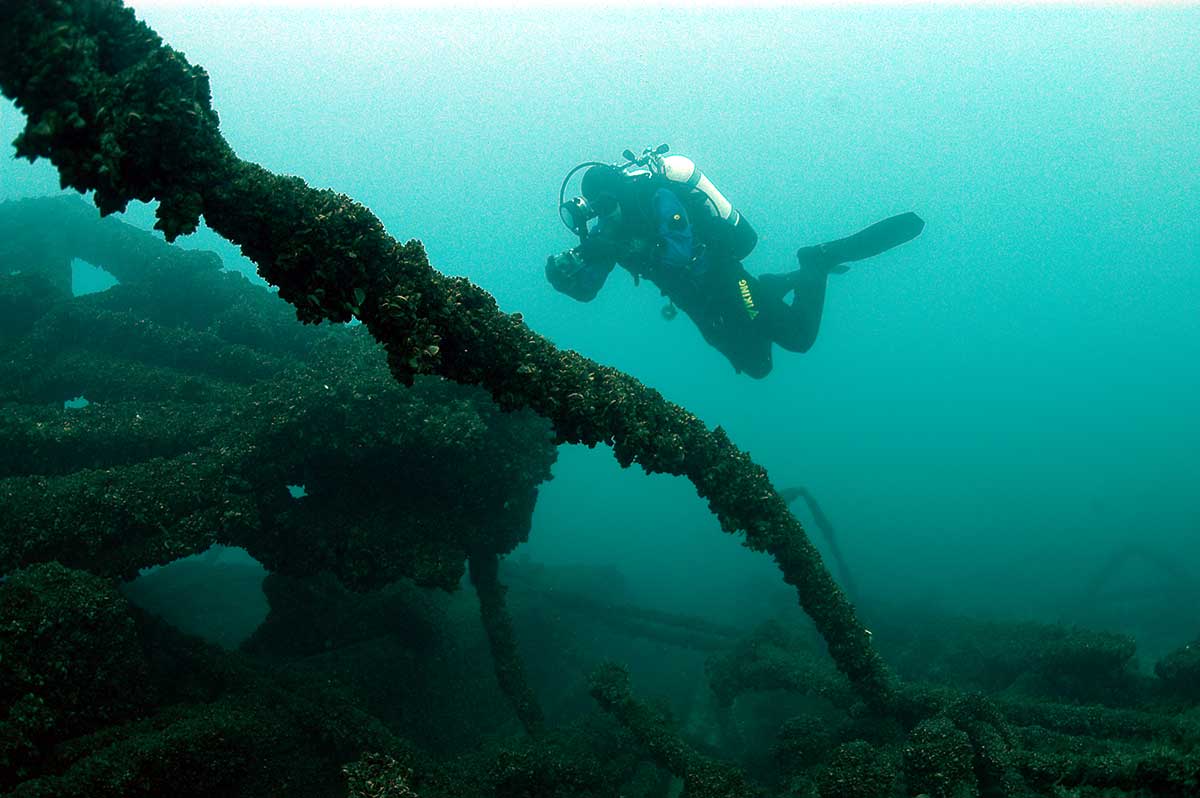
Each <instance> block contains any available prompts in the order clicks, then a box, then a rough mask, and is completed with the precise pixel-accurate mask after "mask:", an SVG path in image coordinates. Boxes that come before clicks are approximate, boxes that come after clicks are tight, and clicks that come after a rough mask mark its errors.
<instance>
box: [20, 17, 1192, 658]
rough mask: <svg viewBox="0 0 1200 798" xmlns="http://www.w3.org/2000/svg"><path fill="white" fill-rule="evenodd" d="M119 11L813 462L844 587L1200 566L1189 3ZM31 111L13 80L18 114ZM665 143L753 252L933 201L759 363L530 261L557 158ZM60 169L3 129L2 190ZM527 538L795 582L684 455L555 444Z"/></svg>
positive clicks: (263, 127) (1060, 601) (512, 289)
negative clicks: (819, 318) (731, 517)
mask: <svg viewBox="0 0 1200 798" xmlns="http://www.w3.org/2000/svg"><path fill="white" fill-rule="evenodd" d="M133 5H134V7H135V8H138V9H139V15H140V16H141V17H142V18H143V19H145V20H146V21H147V22H148V23H149V24H150V25H151V26H152V27H153V28H154V29H155V30H156V31H158V32H159V33H160V34H161V35H162V36H163V37H164V38H165V39H166V41H167V42H168V43H170V44H171V45H172V46H174V47H176V48H177V49H179V50H181V51H182V52H183V53H184V54H185V55H186V56H187V57H188V59H189V60H191V61H192V62H193V63H197V64H200V65H203V66H204V67H205V68H206V69H207V70H208V72H209V74H210V76H211V79H212V87H213V95H214V105H215V107H216V108H217V110H218V112H219V113H220V116H221V123H222V125H221V126H222V131H223V133H224V135H225V136H226V138H227V139H228V140H229V142H230V143H231V144H232V145H233V147H234V148H235V149H236V150H237V151H238V153H239V154H240V155H241V156H242V157H244V158H246V159H248V160H252V161H256V162H259V163H261V164H263V165H264V166H266V167H267V168H269V169H272V170H274V171H277V172H282V173H289V174H296V175H300V176H302V177H304V178H305V179H306V180H307V181H308V182H309V183H310V184H312V185H315V186H319V187H332V188H334V189H336V190H338V191H342V192H345V193H347V194H349V195H351V196H352V197H354V198H356V199H358V200H360V201H362V202H363V203H365V204H366V205H367V206H369V207H370V208H372V209H373V210H374V211H375V213H376V214H377V215H378V216H379V217H380V218H381V219H382V220H383V222H384V224H385V225H386V226H387V228H388V229H389V231H390V232H391V233H392V234H393V235H394V236H396V237H397V238H400V239H402V240H403V239H407V238H413V237H415V238H420V239H422V240H423V241H424V243H425V245H426V247H427V248H428V251H429V255H430V259H431V261H432V263H433V264H434V265H435V267H437V268H439V269H440V270H441V271H443V272H446V273H449V274H455V275H466V276H468V277H470V278H471V279H472V280H473V281H475V282H476V283H478V284H480V285H481V286H483V287H484V288H486V289H487V290H488V291H490V292H491V293H493V294H494V295H495V296H496V297H497V299H498V300H499V302H500V303H501V306H502V307H503V308H504V309H505V310H508V311H520V312H522V313H523V314H524V315H525V318H526V320H527V321H528V323H529V324H530V326H531V327H533V328H534V329H535V330H537V331H538V332H540V333H542V334H544V335H547V336H549V337H550V338H551V339H553V340H554V341H555V342H556V343H557V344H558V345H560V346H562V347H564V348H570V349H576V350H578V351H580V352H582V353H583V354H585V355H587V356H589V357H592V358H595V359H596V360H599V361H601V362H603V363H606V364H609V365H612V366H616V367H618V368H620V369H622V370H624V371H626V372H629V373H630V374H632V375H634V376H636V377H638V378H639V379H641V380H642V381H644V382H645V383H647V384H648V385H651V386H653V387H655V388H657V389H659V390H660V391H662V392H663V393H664V394H665V395H666V396H667V397H668V398H669V399H671V400H673V401H676V402H679V403H680V404H682V405H684V406H686V407H688V408H689V409H691V410H692V411H694V412H695V413H697V414H698V415H699V416H701V417H702V418H703V419H704V420H705V421H706V422H707V423H708V424H710V425H718V424H719V425H721V426H723V427H724V428H725V429H726V430H727V431H728V432H729V433H730V435H731V436H732V438H733V440H734V441H735V442H736V443H737V444H738V445H739V446H741V447H743V448H745V449H746V450H748V451H749V452H750V453H751V454H752V455H753V456H754V457H755V458H756V460H757V461H758V462H760V463H762V464H764V465H765V466H766V467H767V468H768V470H769V471H770V473H771V476H772V478H773V480H774V482H775V484H776V485H777V486H780V487H786V486H789V485H792V484H803V485H805V486H807V487H808V488H809V489H810V490H811V491H812V492H813V493H814V494H815V495H816V496H817V497H818V499H819V500H820V501H821V503H822V505H823V506H824V509H825V511H826V513H827V514H828V515H829V516H830V517H831V518H832V520H833V523H834V524H835V525H836V527H837V530H838V534H839V535H840V537H841V539H842V547H843V550H844V552H845V554H846V557H847V560H848V561H849V563H850V566H851V568H852V569H854V571H855V573H856V576H857V581H858V583H859V585H860V586H861V588H862V590H863V594H864V596H870V597H872V598H873V599H874V600H880V599H885V600H894V601H897V602H901V601H919V602H929V603H932V604H934V605H936V606H939V607H943V608H959V609H963V610H965V611H969V612H978V613H989V614H991V613H998V614H1005V615H1018V616H1022V617H1037V618H1041V619H1044V620H1056V619H1060V618H1061V619H1066V620H1073V619H1076V618H1078V617H1080V608H1079V607H1078V606H1076V604H1075V603H1074V602H1075V600H1076V599H1078V597H1079V595H1080V591H1081V590H1082V588H1083V585H1085V584H1086V583H1087V581H1088V579H1089V578H1090V577H1091V576H1092V575H1093V574H1094V572H1095V571H1096V569H1097V568H1098V567H1100V565H1101V564H1102V563H1103V562H1104V561H1105V560H1106V559H1107V558H1108V557H1109V556H1110V555H1111V554H1112V553H1113V552H1114V551H1115V550H1117V549H1119V548H1120V547H1122V546H1124V545H1127V544H1129V543H1131V542H1137V543H1138V544H1140V545H1144V546H1146V547H1148V548H1150V549H1152V550H1154V551H1157V552H1161V553H1162V555H1163V556H1165V557H1167V558H1170V559H1171V560H1173V561H1174V562H1176V563H1179V564H1180V565H1181V566H1182V567H1184V568H1188V569H1190V570H1191V571H1192V572H1193V575H1195V574H1196V573H1197V572H1200V558H1198V557H1197V554H1198V553H1200V541H1198V532H1200V491H1198V490H1197V485H1198V484H1200V465H1198V462H1197V457H1198V452H1200V422H1198V421H1197V415H1198V412H1197V411H1198V410H1200V365H1198V364H1200V232H1198V230H1200V228H1198V221H1197V210H1198V208H1200V203H1198V199H1200V91H1197V90H1196V87H1197V86H1200V49H1197V48H1196V46H1195V43H1196V42H1197V41H1200V10H1197V9H1185V10H1150V11H1146V10H1117V9H1109V10H1086V9H1054V10H1034V9H1015V10H1004V11H999V10H984V9H955V10H950V9H936V10H935V9H918V10H907V9H905V10H901V9H891V10H885V9H875V10H864V9H855V10H846V11H834V10H753V11H747V12H732V11H713V10H709V11H697V12H689V11H685V10H681V9H673V10H665V11H654V12H647V11H621V12H600V11H597V10H587V11H584V10H575V11H563V12H549V11H544V10H543V11H523V12H494V11H493V12H480V11H455V12H432V11H426V12H417V11H392V12H383V11H373V10H363V9H359V10H342V11H333V10H330V11H314V10H308V11H297V10H287V9H258V10H254V9H234V8H204V7H202V4H197V7H196V8H191V9H182V8H167V7H162V6H156V5H154V4H153V3H147V4H144V5H143V4H140V3H134V4H133ZM22 122H23V118H22V117H21V115H20V114H19V112H17V111H16V109H15V108H14V107H13V106H12V105H11V104H10V103H8V102H7V101H3V102H2V103H0V139H3V140H4V141H5V142H6V145H5V146H7V142H9V141H11V140H12V138H13V137H14V136H15V135H16V134H17V132H18V131H19V129H20V126H21V124H22ZM661 142H666V143H668V144H670V146H671V148H672V151H674V152H679V153H682V154H686V155H688V156H689V157H691V158H693V159H694V160H695V161H696V162H697V164H698V165H699V166H700V168H701V169H703V170H704V172H705V173H706V174H707V175H708V176H710V177H711V178H712V180H713V181H714V182H715V184H716V185H717V186H718V188H719V189H721V190H722V191H723V192H724V193H725V194H726V196H728V197H729V198H730V199H731V200H732V201H733V203H734V205H735V206H736V207H738V208H739V209H740V210H741V211H742V212H744V213H745V214H746V216H747V217H748V218H749V219H750V220H751V221H752V222H753V224H754V225H755V227H756V228H757V230H758V232H759V234H760V238H761V240H760V243H759V245H758V248H757V249H756V251H755V252H754V253H753V254H752V255H751V256H750V258H749V259H748V260H747V262H746V265H747V267H748V268H749V270H750V271H752V272H755V273H761V272H769V271H780V270H785V269H790V268H793V264H794V261H793V255H792V253H793V252H794V250H795V249H796V248H797V247H798V246H801V245H804V244H812V243H817V242H819V241H822V240H825V239H829V238H834V237H839V236H841V235H845V234H848V233H850V232H852V231H854V230H856V229H858V228H860V227H862V226H865V225H866V224H869V223H871V222H873V221H875V220H877V219H880V218H882V217H885V216H888V215H891V214H894V213H900V212H903V211H907V210H915V211H917V212H918V213H919V214H921V215H922V216H923V217H924V218H925V220H926V222H927V226H926V229H925V232H924V234H923V235H922V236H921V237H920V238H919V239H917V240H916V241H914V242H913V243H911V244H908V245H906V246H904V247H903V248H901V249H899V250H896V251H894V252H891V253H888V254H887V255H885V256H882V257H880V258H878V259H876V260H874V261H870V262H867V263H864V264H861V265H857V266H855V268H854V269H853V270H852V271H851V272H850V273H849V274H847V275H845V276H840V277H835V278H833V279H832V280H831V284H830V290H829V299H828V304H827V307H826V315H825V321H824V325H823V329H822V332H821V335H820V338H819V340H818V342H817V344H816V346H815V348H814V349H813V351H811V352H810V353H808V354H806V355H795V354H789V353H785V352H780V351H778V350H777V352H776V366H775V372H774V373H773V374H772V375H771V376H770V377H769V378H768V379H766V380H765V381H762V382H755V381H752V380H750V379H748V378H746V377H744V376H739V375H736V374H735V373H734V372H733V370H732V369H731V368H730V366H729V365H728V364H727V362H726V361H725V360H724V359H723V358H722V357H721V356H720V355H719V354H717V353H716V352H714V351H712V350H710V349H709V348H708V347H707V346H706V345H705V344H704V343H703V342H702V341H701V339H700V337H699V334H698V333H697V332H696V330H695V329H694V328H693V327H692V326H691V324H690V323H689V322H688V321H687V320H686V319H684V318H682V317H681V318H679V319H677V320H676V321H674V322H671V323H667V322H665V321H663V320H662V319H661V318H660V316H659V309H660V308H661V306H662V305H663V303H664V300H663V299H662V298H661V297H660V296H659V295H658V292H657V291H656V290H655V289H654V288H653V287H652V286H650V285H648V284H643V285H641V286H640V287H635V286H634V285H633V284H632V281H631V280H630V279H629V277H628V276H627V275H625V274H623V273H620V272H616V273H614V274H613V276H612V277H611V278H610V280H609V283H608V285H607V286H606V288H605V289H604V291H603V292H602V294H601V295H600V297H599V298H598V299H597V300H596V301H594V302H592V303H590V304H579V303H576V302H574V301H573V300H571V299H569V298H567V297H565V296H561V295H558V294H556V293H555V292H554V291H553V290H552V289H551V288H550V286H549V285H548V283H546V281H545V280H544V278H543V275H542V267H543V264H544V261H545V258H546V256H547V255H548V254H550V253H552V252H557V251H559V250H561V249H564V248H566V247H567V246H569V245H570V244H571V243H572V242H571V238H570V236H569V234H568V233H567V231H566V230H565V229H564V228H563V227H562V226H561V224H560V223H559V221H558V216H557V210H556V205H557V192H558V187H559V182H560V181H561V179H562V177H563V175H564V174H565V173H566V171H567V170H568V169H569V168H571V167H572V166H573V165H574V164H576V163H577V162H579V161H582V160H592V159H596V160H617V159H618V158H619V156H620V152H621V150H622V149H624V148H626V147H631V148H634V149H635V150H640V149H641V148H642V147H644V146H648V145H656V144H659V143H661ZM9 153H10V154H11V149H10V150H9ZM57 190H58V182H57V176H56V175H55V174H54V172H53V170H52V169H51V168H50V167H49V165H47V164H44V163H39V164H36V165H34V166H30V165H29V164H27V163H26V162H24V161H13V160H11V158H5V159H4V160H3V161H0V199H10V198H14V197H22V196H34V195H43V194H47V193H54V192H56V191H57ZM126 218H127V219H129V220H130V221H133V222H135V223H138V224H141V225H143V226H146V227H149V226H150V225H151V223H152V216H151V212H150V209H148V208H146V207H136V208H131V210H130V212H129V213H128V214H127V217H126ZM183 243H184V245H185V246H196V247H203V248H215V249H217V250H218V251H220V252H221V253H222V254H223V255H224V256H225V257H226V258H227V261H228V265H229V266H230V268H238V269H251V268H252V267H250V266H249V265H248V263H247V262H245V261H244V260H241V259H240V256H239V255H238V253H237V251H236V250H235V249H234V248H232V247H230V246H229V245H226V244H224V243H223V242H221V241H219V239H217V238H216V237H215V236H214V235H212V234H211V233H209V232H207V231H201V232H200V233H199V234H197V235H195V236H193V237H191V238H190V239H189V240H186V241H184V242H183ZM799 512H800V514H801V517H802V518H804V519H805V520H807V516H806V515H805V514H804V512H803V509H802V508H800V510H799ZM818 544H819V545H820V542H819V541H818ZM522 554H527V555H528V556H530V557H532V558H533V559H535V560H540V561H545V562H549V563H556V562H595V563H610V562H611V563H617V564H619V565H620V567H621V568H622V570H623V571H624V572H625V573H626V574H627V575H628V577H629V580H630V583H631V586H632V588H633V589H634V591H635V594H636V595H637V596H638V597H639V598H640V600H642V601H644V602H645V603H652V604H656V605H659V606H662V607H666V608H671V609H677V608H681V609H686V610H689V611H693V612H703V613H706V614H709V615H711V616H713V617H715V618H720V619H722V620H728V619H733V620H735V621H744V622H746V623H750V622H752V621H754V620H757V619H758V617H760V616H761V615H762V614H763V613H764V612H766V611H768V610H770V609H771V608H776V607H778V606H780V605H781V603H786V602H787V601H789V600H793V601H794V599H788V593H787V591H786V590H785V588H784V587H783V586H782V584H781V582H780V579H779V577H778V573H777V571H776V570H775V569H774V567H773V565H772V564H771V563H770V561H769V560H768V559H767V558H765V557H763V556H760V555H755V554H753V553H751V552H748V551H746V550H744V549H742V548H740V546H739V543H738V540H737V539H736V538H735V537H733V536H729V535H726V534H723V533H721V531H720V530H719V528H718V526H717V523H716V521H715V520H714V518H713V517H712V516H711V515H710V514H709V513H708V511H707V509H706V507H705V504H704V502H703V501H702V500H700V499H699V498H697V497H696V495H695V492H694V489H693V488H692V487H691V485H690V484H689V483H687V482H686V481H684V480H681V479H676V478H668V477H662V476H656V477H647V476H645V475H644V474H642V473H641V472H640V471H636V470H632V471H621V470H620V469H619V468H618V466H617V465H616V463H615V461H614V460H613V459H612V457H611V455H610V453H609V452H608V451H607V450H605V449H603V448H601V449H597V450H594V451H590V450H587V449H584V448H580V447H565V448H564V449H563V450H562V452H561V455H560V460H559V462H558V464H557V466H556V468H555V479H554V481H553V482H551V483H549V484H548V485H546V486H544V487H543V490H542V495H541V499H540V502H539V506H538V510H537V512H536V515H535V519H534V528H533V532H532V536H531V541H530V543H529V544H528V545H527V546H526V547H523V549H521V550H520V551H519V552H518V555H522ZM1119 580H1123V581H1124V583H1125V586H1126V587H1129V588H1145V589H1146V590H1148V591H1149V595H1150V598H1149V599H1146V600H1143V603H1141V604H1139V605H1138V606H1137V607H1124V608H1122V607H1119V606H1114V607H1112V612H1111V613H1110V617H1111V619H1112V620H1113V622H1125V623H1128V624H1131V625H1133V626H1135V627H1136V626H1137V623H1138V618H1140V617H1142V614H1145V613H1149V614H1151V615H1156V616H1157V617H1158V618H1159V619H1160V620H1161V619H1162V618H1164V617H1166V618H1168V619H1171V618H1177V621H1178V622H1177V623H1174V622H1172V625H1173V626H1177V627H1178V630H1179V639H1178V640H1176V641H1175V642H1176V643H1179V642H1182V641H1183V640H1185V639H1189V638H1191V637H1194V636H1195V633H1196V632H1197V631H1200V622H1197V618H1196V610H1195V607H1194V606H1180V605H1179V603H1178V602H1177V601H1176V602H1174V603H1172V601H1171V600H1169V599H1168V598H1167V597H1166V595H1165V594H1163V596H1162V597H1156V596H1157V594H1156V590H1157V588H1158V587H1160V586H1161V583H1162V574H1161V573H1158V572H1156V571H1154V570H1153V569H1152V568H1146V567H1145V566H1144V565H1138V564H1136V563H1135V564H1133V565H1132V566H1131V568H1130V569H1128V571H1127V572H1125V573H1123V574H1121V575H1120V576H1119ZM1147 602H1148V603H1147ZM1101 609H1103V608H1101ZM1092 613H1093V615H1092V617H1097V616H1096V614H1095V613H1096V608H1092ZM1122 613H1124V615H1123V614H1122ZM1130 613H1132V614H1133V615H1130ZM1100 614H1101V615H1103V612H1101V613H1100ZM1134 616H1136V617H1134ZM1123 618H1124V621H1122V619H1123Z"/></svg>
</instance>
